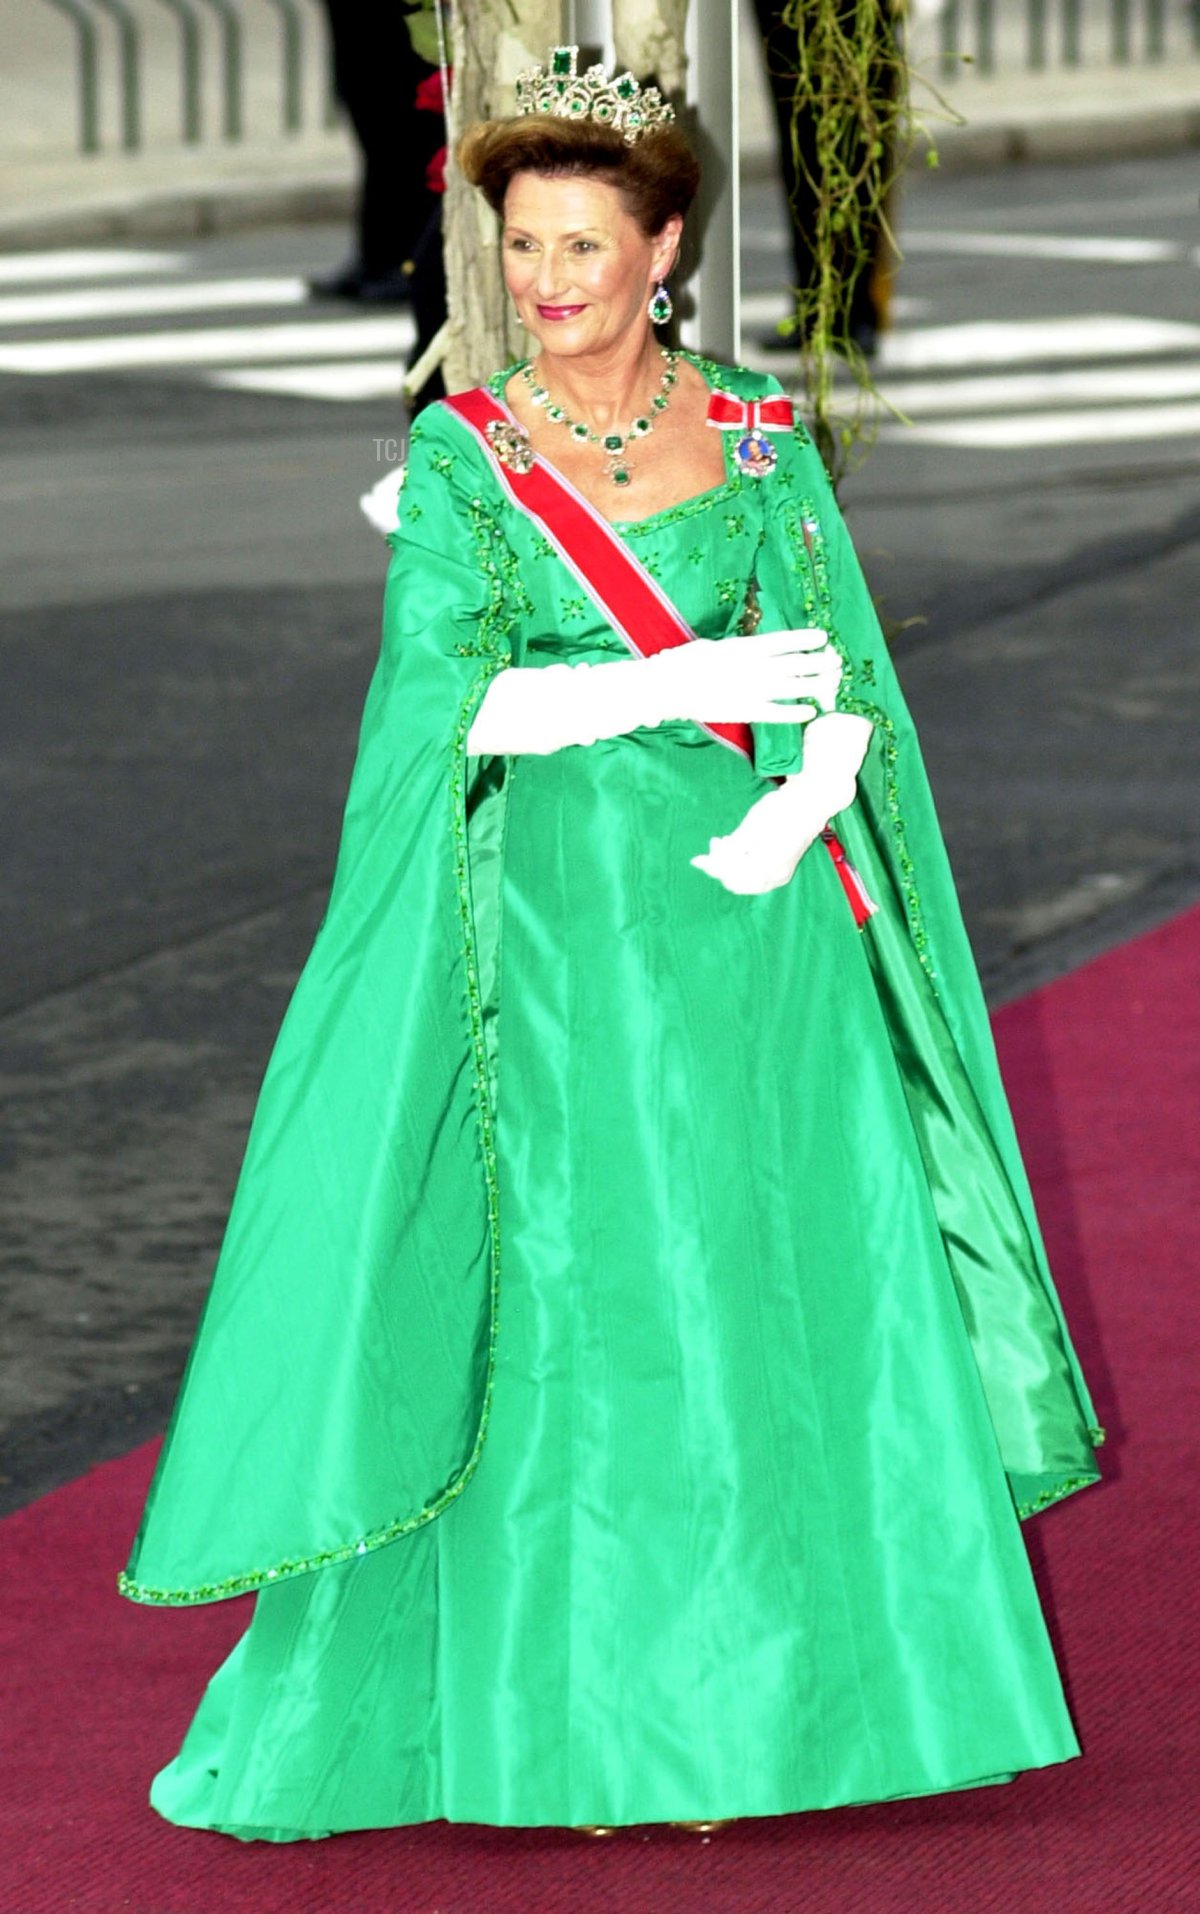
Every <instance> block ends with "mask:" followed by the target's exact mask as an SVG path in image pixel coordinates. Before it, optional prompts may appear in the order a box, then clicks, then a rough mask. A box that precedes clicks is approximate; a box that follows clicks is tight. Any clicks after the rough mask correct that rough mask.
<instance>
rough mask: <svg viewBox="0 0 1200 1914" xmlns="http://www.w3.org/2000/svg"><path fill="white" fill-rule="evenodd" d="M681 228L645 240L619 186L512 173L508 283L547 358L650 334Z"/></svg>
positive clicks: (507, 208) (678, 223)
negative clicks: (656, 298)
mask: <svg viewBox="0 0 1200 1914" xmlns="http://www.w3.org/2000/svg"><path fill="white" fill-rule="evenodd" d="M682 225H683V221H682V220H681V219H680V218H679V216H678V214H675V215H673V216H672V217H671V219H669V220H668V221H667V224H666V225H665V226H664V228H663V230H662V232H661V233H659V234H658V235H657V237H656V238H654V239H648V238H647V237H646V234H645V233H644V232H643V231H642V229H641V227H640V226H639V225H638V223H637V221H636V219H634V218H633V217H632V215H631V214H630V213H629V212H628V211H627V210H626V206H625V202H624V200H623V199H622V197H621V194H620V192H619V191H618V190H617V188H616V187H615V186H610V185H609V184H608V183H607V181H605V180H601V179H595V178H588V177H586V176H577V177H570V178H567V179H545V178H543V176H542V175H541V174H540V173H516V174H514V176H513V178H512V180H511V181H510V182H509V187H508V192H507V194H506V195H505V199H504V239H503V245H504V279H505V284H506V285H507V287H508V291H509V296H510V298H511V299H512V301H513V304H514V305H515V306H516V308H517V311H518V312H519V314H520V316H521V319H522V322H523V323H524V325H525V326H526V327H527V328H528V330H529V331H530V332H531V333H532V334H533V336H534V338H535V339H536V340H537V341H538V343H539V345H541V346H542V347H543V348H544V349H545V350H546V351H547V352H554V353H560V354H563V355H565V356H570V357H573V358H574V357H577V356H579V355H582V354H586V353H593V352H603V351H605V350H606V349H607V348H609V347H612V346H614V345H616V344H617V343H618V342H619V341H620V340H621V339H622V338H623V337H625V336H626V335H627V334H628V333H630V331H631V330H632V329H636V330H637V331H638V332H639V333H644V332H645V331H646V329H647V320H646V306H647V303H648V301H649V299H650V295H651V293H652V292H653V290H654V287H655V286H656V284H657V283H658V281H659V280H660V279H661V278H663V277H664V276H665V275H666V274H667V273H668V272H669V271H670V269H671V266H672V264H673V263H674V259H675V254H676V251H677V250H678V246H679V234H680V230H681V228H682Z"/></svg>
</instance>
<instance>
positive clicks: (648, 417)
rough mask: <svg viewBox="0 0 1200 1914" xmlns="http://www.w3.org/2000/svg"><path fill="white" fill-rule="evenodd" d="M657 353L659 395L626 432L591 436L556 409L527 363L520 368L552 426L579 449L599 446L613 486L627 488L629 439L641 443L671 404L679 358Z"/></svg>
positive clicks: (668, 350) (671, 353)
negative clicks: (564, 430) (559, 428)
mask: <svg viewBox="0 0 1200 1914" xmlns="http://www.w3.org/2000/svg"><path fill="white" fill-rule="evenodd" d="M659 350H660V351H661V353H662V357H663V375H662V379H661V380H660V382H659V387H658V391H657V392H656V393H655V395H654V397H653V398H652V399H651V401H650V404H649V407H648V409H647V410H646V411H645V412H643V413H642V414H641V416H640V417H639V418H636V419H635V420H634V421H633V424H632V425H631V426H630V428H629V430H628V432H593V431H592V428H591V426H590V425H584V424H583V423H582V421H581V420H577V419H571V418H568V417H567V414H566V412H565V410H564V408H563V407H562V406H561V405H556V404H555V403H554V401H553V399H552V398H551V397H550V394H549V392H548V391H547V389H546V387H545V386H544V385H539V384H538V382H537V380H536V379H535V378H534V376H533V367H532V365H530V364H529V363H528V361H527V362H526V363H525V364H524V365H523V366H521V367H520V373H521V377H522V378H523V379H524V381H525V383H526V385H527V386H528V387H529V396H530V398H531V400H532V401H533V403H534V405H540V406H544V407H545V409H546V417H547V418H548V419H552V420H553V421H554V423H555V425H565V426H566V428H567V431H568V432H569V433H570V434H571V437H572V438H573V439H575V440H576V441H577V443H578V444H580V445H598V446H600V447H601V448H602V450H603V452H604V470H605V472H606V474H607V476H608V477H609V478H610V479H611V480H612V482H613V484H614V485H628V483H629V481H630V478H631V477H632V473H631V472H630V469H629V459H628V458H627V456H626V447H627V446H628V444H629V441H630V440H631V439H644V438H645V437H646V434H647V433H648V432H652V431H653V429H654V422H655V420H656V419H657V417H658V415H659V413H660V412H665V411H666V409H667V406H668V404H669V402H670V396H671V387H672V386H673V385H674V384H675V381H676V380H677V379H678V377H679V374H678V372H677V371H676V369H675V368H676V365H677V364H678V360H679V354H678V353H677V352H675V351H672V350H671V348H670V347H668V346H661V347H660V348H659Z"/></svg>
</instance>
